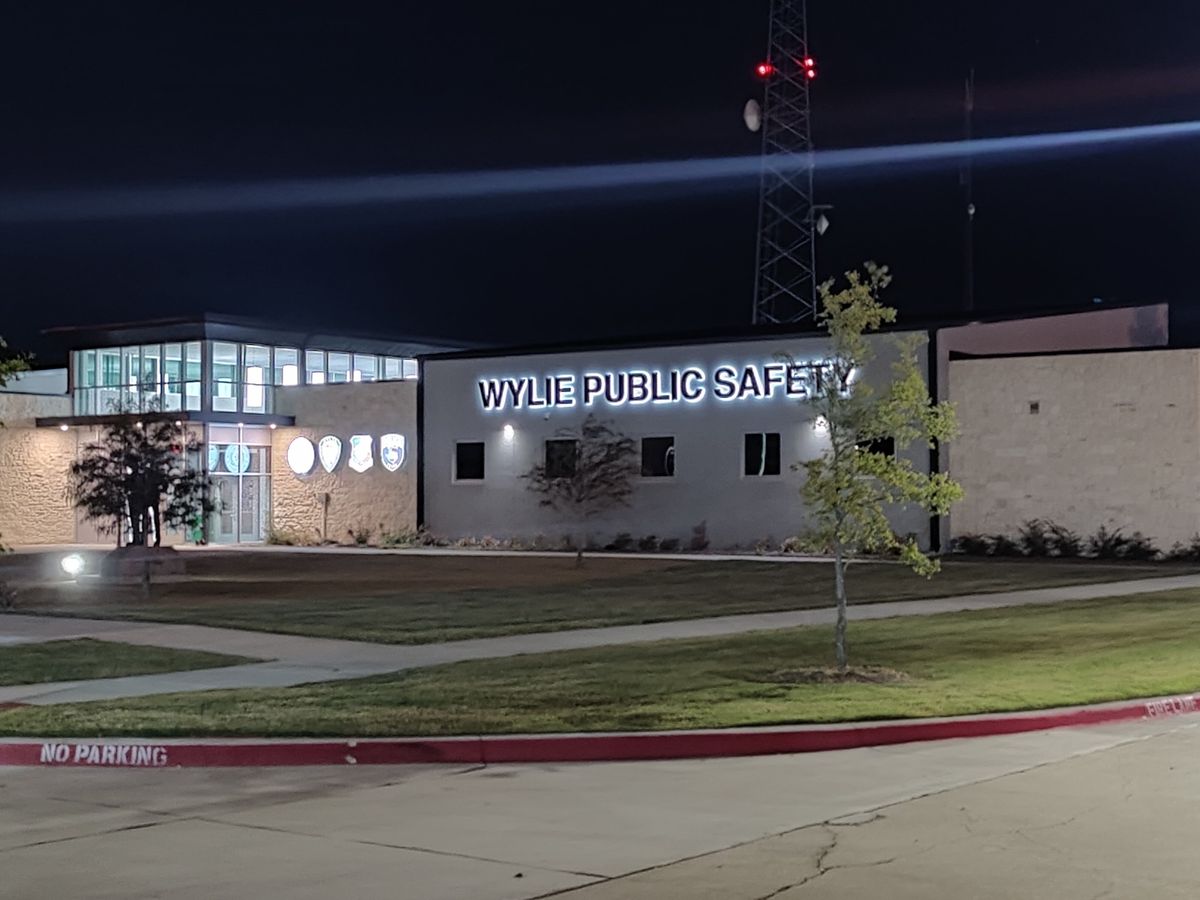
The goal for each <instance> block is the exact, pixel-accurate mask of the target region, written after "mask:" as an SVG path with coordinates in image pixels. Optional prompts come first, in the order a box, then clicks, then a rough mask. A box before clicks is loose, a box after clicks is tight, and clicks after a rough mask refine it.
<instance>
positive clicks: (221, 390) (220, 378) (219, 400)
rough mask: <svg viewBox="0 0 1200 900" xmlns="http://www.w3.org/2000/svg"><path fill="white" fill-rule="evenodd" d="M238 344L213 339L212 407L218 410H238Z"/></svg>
mask: <svg viewBox="0 0 1200 900" xmlns="http://www.w3.org/2000/svg"><path fill="white" fill-rule="evenodd" d="M237 375H238V345H237V344H227V343H225V342H223V341H213V345H212V377H213V383H212V408H213V409H214V410H215V411H217V412H237V408H238V396H237V390H238V388H237V380H238V377H237Z"/></svg>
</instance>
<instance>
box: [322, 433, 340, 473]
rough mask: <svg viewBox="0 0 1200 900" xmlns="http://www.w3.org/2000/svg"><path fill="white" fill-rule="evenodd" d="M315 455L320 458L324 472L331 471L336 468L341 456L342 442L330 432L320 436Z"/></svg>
mask: <svg viewBox="0 0 1200 900" xmlns="http://www.w3.org/2000/svg"><path fill="white" fill-rule="evenodd" d="M317 456H319V457H320V459H321V466H322V468H324V469H325V471H326V472H332V471H333V470H334V469H336V468H337V464H338V463H339V462H340V461H341V458H342V442H341V439H340V438H336V437H334V436H333V435H332V434H327V435H325V437H323V438H321V441H320V443H318V444H317Z"/></svg>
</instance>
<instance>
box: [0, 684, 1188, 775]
mask: <svg viewBox="0 0 1200 900" xmlns="http://www.w3.org/2000/svg"><path fill="white" fill-rule="evenodd" d="M1194 712H1200V694H1186V695H1182V696H1177V697H1158V698H1154V699H1151V700H1136V701H1129V702H1125V703H1115V704H1105V705H1102V706H1084V707H1074V708H1068V709H1051V710H1043V711H1041V712H1032V713H1015V714H1006V715H994V716H966V717H961V718H954V719H923V720H914V721H911V722H886V723H879V724H874V725H861V724H860V725H831V726H797V727H795V728H774V729H763V730H749V729H739V730H727V731H676V732H668V733H654V732H639V733H626V734H597V735H588V734H571V735H528V736H513V737H506V736H499V735H497V736H484V737H455V738H430V739H421V738H396V739H383V738H380V739H376V738H371V739H362V740H341V741H297V740H281V741H259V742H254V741H236V740H226V741H221V740H219V739H218V740H213V741H194V742H182V741H181V742H172V741H162V742H157V743H156V742H153V741H146V740H126V741H111V740H97V741H79V740H54V739H44V740H40V741H25V742H23V741H2V742H0V766H99V767H122V768H127V767H136V768H161V767H164V766H180V767H184V766H186V767H189V768H190V767H204V766H343V765H399V764H404V763H456V764H476V765H478V764H483V763H546V762H614V761H629V760H654V759H695V758H700V757H719V756H766V755H769V754H775V753H813V752H818V751H822V750H846V749H850V748H852V747H875V746H883V745H886V744H905V743H911V742H914V741H936V740H944V739H947V738H964V737H983V736H986V735H998V734H1017V733H1020V732H1025V731H1043V730H1045V729H1048V728H1062V727H1065V726H1070V725H1099V724H1103V723H1105V722H1120V721H1126V720H1131V719H1152V718H1162V717H1164V716H1175V715H1182V714H1185V713H1194Z"/></svg>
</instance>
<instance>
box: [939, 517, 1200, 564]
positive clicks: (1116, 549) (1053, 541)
mask: <svg viewBox="0 0 1200 900" xmlns="http://www.w3.org/2000/svg"><path fill="white" fill-rule="evenodd" d="M951 549H952V550H953V551H954V552H956V553H962V554H965V555H967V556H1038V557H1060V558H1064V559H1065V558H1074V557H1091V558H1093V559H1129V560H1153V559H1165V560H1170V561H1175V562H1197V561H1200V534H1197V535H1194V536H1193V537H1192V539H1191V541H1189V542H1188V543H1187V544H1182V543H1178V542H1176V543H1175V544H1173V545H1172V546H1171V548H1170V549H1169V550H1167V551H1165V552H1164V551H1163V550H1160V549H1159V548H1158V547H1156V546H1155V544H1154V539H1153V538H1150V537H1147V536H1146V535H1144V534H1142V532H1140V531H1134V532H1132V533H1129V534H1127V533H1126V532H1125V530H1124V529H1122V528H1109V527H1107V526H1105V525H1101V526H1100V527H1099V528H1098V529H1096V532H1095V534H1093V535H1091V536H1090V537H1086V538H1085V537H1083V536H1082V535H1080V534H1079V533H1077V532H1075V531H1072V530H1071V529H1069V528H1067V527H1065V526H1063V525H1059V524H1058V523H1057V522H1053V521H1051V520H1049V519H1030V520H1028V521H1027V522H1026V523H1025V524H1024V525H1022V526H1021V527H1020V529H1019V530H1018V532H1017V534H1016V535H1015V536H1013V535H1006V534H964V535H960V536H958V537H956V538H955V539H954V541H953V544H952V546H951Z"/></svg>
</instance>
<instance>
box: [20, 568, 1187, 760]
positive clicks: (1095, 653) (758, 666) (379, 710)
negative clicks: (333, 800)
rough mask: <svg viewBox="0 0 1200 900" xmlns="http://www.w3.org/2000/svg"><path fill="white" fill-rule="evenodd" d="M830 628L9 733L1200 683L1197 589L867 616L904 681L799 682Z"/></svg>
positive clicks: (431, 721) (1085, 694) (847, 710)
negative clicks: (796, 675) (798, 674)
mask: <svg viewBox="0 0 1200 900" xmlns="http://www.w3.org/2000/svg"><path fill="white" fill-rule="evenodd" d="M830 640H831V629H829V628H799V629H793V630H788V631H780V632H760V633H755V634H748V635H742V636H737V637H729V638H719V639H705V640H687V641H664V642H661V643H657V644H643V645H632V646H625V647H611V648H602V649H596V650H581V651H569V652H561V653H549V654H540V655H536V656H524V657H516V658H511V659H499V660H487V661H478V662H466V663H458V664H455V665H450V666H441V667H437V668H431V669H423V670H416V671H413V672H408V673H397V674H395V675H388V676H380V677H374V678H367V679H361V680H357V681H346V682H337V683H331V684H320V685H309V686H303V687H296V688H286V689H270V690H268V689H262V690H229V691H210V692H206V693H202V694H187V695H185V694H177V695H171V696H158V697H145V698H139V699H132V700H126V701H109V702H99V703H87V704H74V705H70V706H47V707H36V708H34V707H30V708H25V709H15V710H9V711H5V712H0V734H2V735H45V736H53V735H62V736H91V735H99V734H103V735H144V736H150V735H154V736H170V735H347V736H371V735H376V736H383V735H454V734H475V733H481V732H484V733H488V732H491V733H517V732H527V733H528V732H553V731H593V730H643V729H668V728H699V727H729V726H738V725H776V724H784V723H797V722H840V721H849V720H867V719H882V718H904V717H917V716H941V715H959V714H966V713H982V712H995V711H1005V710H1021V709H1036V708H1045V707H1053V706H1062V705H1070V704H1076V703H1093V702H1100V701H1106V700H1119V699H1124V698H1131V697H1143V696H1152V695H1158V694H1173V693H1181V692H1185V691H1192V690H1196V689H1198V688H1200V590H1184V591H1172V592H1162V593H1156V594H1145V595H1141V596H1138V597H1133V598H1123V599H1114V600H1100V601H1086V602H1078V603H1070V604H1062V605H1056V606H1029V607H1014V608H1011V609H1005V610H999V611H994V612H974V613H951V614H945V615H938V616H928V617H905V618H896V619H884V620H875V621H869V622H853V623H851V626H850V652H851V659H852V662H853V663H855V664H857V665H864V666H865V665H873V666H886V667H889V668H893V669H897V670H900V671H901V672H904V673H906V674H907V676H908V679H907V680H906V681H904V682H901V683H896V684H887V685H878V684H848V685H812V684H806V685H788V684H779V683H776V682H775V681H773V680H772V678H773V676H774V674H775V673H777V672H779V671H780V670H785V669H793V668H796V667H800V666H807V665H825V664H828V663H829V662H830V656H831V652H830Z"/></svg>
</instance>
